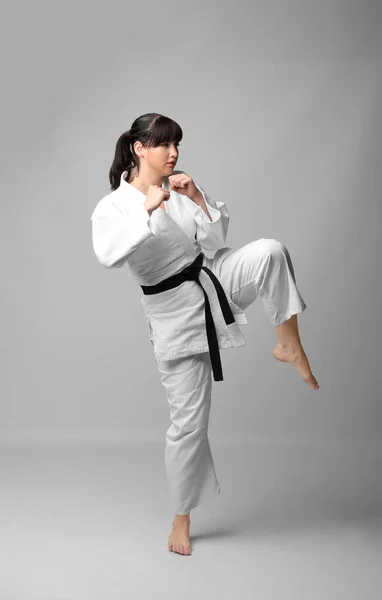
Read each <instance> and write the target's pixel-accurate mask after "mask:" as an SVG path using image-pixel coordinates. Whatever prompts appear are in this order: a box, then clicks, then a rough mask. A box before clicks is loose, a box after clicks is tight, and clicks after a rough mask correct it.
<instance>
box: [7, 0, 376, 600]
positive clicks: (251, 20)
mask: <svg viewBox="0 0 382 600" xmlns="http://www.w3.org/2000/svg"><path fill="white" fill-rule="evenodd" d="M6 13H7V15H6V19H4V20H3V23H2V29H3V31H2V35H1V44H2V46H3V48H2V49H3V52H2V53H1V60H2V63H3V74H6V76H5V79H6V81H5V82H3V83H5V85H3V91H2V99H1V100H2V107H3V110H2V117H3V118H2V135H1V147H2V156H1V171H2V219H1V236H0V239H1V251H2V259H3V260H2V311H1V315H2V335H1V342H2V343H1V365H2V367H1V402H0V441H1V442H3V447H2V450H1V454H0V467H1V487H2V491H1V506H0V510H1V514H2V515H3V516H5V518H4V520H3V524H2V529H1V535H0V539H1V540H2V546H1V548H0V549H1V550H3V553H4V554H3V556H4V558H2V559H1V561H0V564H1V567H0V570H2V572H1V573H0V575H1V577H0V598H1V600H16V599H17V600H31V599H33V600H34V599H35V598H36V600H37V598H38V600H44V599H45V598H47V599H48V598H49V600H64V598H65V600H69V599H71V600H72V599H73V598H76V599H77V598H78V599H81V600H85V599H86V600H87V599H88V598H89V600H90V599H91V600H98V599H100V600H101V599H102V600H104V599H105V600H106V598H107V599H108V600H110V599H112V600H117V599H118V600H119V599H120V598H121V600H122V598H123V599H124V600H125V599H126V598H127V597H128V598H129V600H133V599H134V600H135V598H137V599H138V598H139V600H144V599H146V598H147V599H150V600H152V598H153V597H155V598H157V597H158V594H160V595H161V597H162V595H163V597H166V598H168V596H169V593H171V590H174V591H178V592H179V590H181V591H182V597H183V598H195V597H198V598H200V599H203V598H204V597H206V598H207V597H208V598H211V597H219V598H232V597H233V595H235V594H236V593H238V592H239V594H240V595H241V597H243V598H252V597H254V595H255V592H256V593H258V597H261V598H262V600H267V599H268V598H272V599H274V598H280V597H283V598H286V597H289V596H290V597H293V598H294V599H296V598H303V599H304V600H306V598H308V597H309V600H315V599H316V598H317V599H319V600H322V598H325V600H328V599H330V598H336V599H338V598H344V597H346V598H348V599H351V598H357V599H358V598H360V597H362V598H363V597H367V598H368V599H370V600H374V599H377V598H379V597H380V596H379V593H380V589H381V580H380V576H379V575H378V572H379V567H380V564H381V560H382V556H381V544H380V534H378V536H379V537H378V539H377V537H376V535H375V534H376V532H377V528H376V522H373V521H369V520H368V519H369V518H371V517H380V514H381V506H382V483H381V475H380V473H381V443H380V440H381V433H382V405H381V396H382V394H381V358H380V356H381V353H380V339H381V326H380V323H381V319H380V314H379V309H380V305H381V267H380V262H381V261H380V254H381V253H380V249H379V247H378V246H377V236H378V233H379V231H380V227H381V203H380V190H381V184H382V174H381V173H382V170H381V153H382V135H381V134H382V119H381V116H382V115H381V113H382V111H381V106H382V53H381V51H382V39H381V35H380V32H381V26H382V18H381V17H382V7H381V3H380V2H378V1H375V2H373V1H371V0H363V1H361V0H359V1H351V0H349V1H346V0H342V1H339V0H337V1H329V0H324V1H320V2H318V1H317V2H312V1H307V0H305V1H302V0H301V1H296V0H291V1H285V2H284V1H281V0H279V1H277V2H271V1H269V2H260V1H251V2H243V1H241V2H235V3H227V2H217V1H216V2H206V1H203V2H200V1H196V2H195V1H193V2H192V3H191V2H189V3H186V2H166V1H162V2H145V3H138V2H137V3H130V2H114V3H111V4H110V3H90V2H88V3H85V2H77V3H75V4H74V3H73V5H71V4H70V3H65V4H64V3H61V4H58V3H54V2H53V3H41V2H37V3H36V2H35V3H32V4H26V3H25V5H24V6H23V5H21V4H15V5H12V6H8V8H7V11H6ZM151 111H153V112H159V113H162V114H165V115H167V116H170V117H172V118H173V119H175V120H176V121H178V122H179V124H180V125H181V127H182V128H183V132H184V138H183V141H182V143H181V146H180V158H179V162H178V165H177V168H179V169H182V170H184V171H185V172H186V173H188V174H189V175H191V176H192V177H193V178H194V179H195V181H197V182H198V183H200V184H201V185H202V186H203V187H204V188H205V189H206V191H207V192H208V194H210V196H211V197H213V198H214V199H216V200H223V201H224V202H226V204H227V207H228V210H229V212H230V216H231V221H230V228H229V233H228V240H227V245H228V246H231V247H234V248H238V247H240V246H242V245H244V244H246V243H248V242H250V241H252V240H255V239H258V238H260V237H272V238H276V239H277V240H279V241H281V242H283V243H284V244H285V245H286V246H287V248H288V249H289V251H290V254H291V257H292V260H293V264H294V267H295V272H296V277H297V284H298V287H299V290H300V292H301V294H302V296H303V298H304V300H305V302H306V304H307V310H306V311H305V312H304V313H303V314H302V315H301V316H300V317H299V324H300V333H301V339H302V342H303V345H304V347H305V350H306V352H307V355H308V357H309V360H310V363H311V366H312V370H313V373H314V374H315V375H316V377H317V379H318V381H319V383H320V386H321V388H320V390H319V391H314V390H311V389H310V388H309V387H308V386H307V385H306V384H304V383H303V382H302V381H301V379H300V377H299V375H298V373H297V371H296V370H295V369H293V368H292V367H290V366H289V365H285V364H281V363H280V362H278V361H276V360H275V359H274V358H273V357H272V349H273V347H274V345H275V344H276V340H277V338H276V335H275V332H274V331H272V329H273V327H272V325H271V323H270V321H269V319H268V317H267V315H266V313H265V310H264V307H263V305H262V303H261V301H260V299H257V301H256V302H255V303H254V304H253V305H252V306H250V307H249V308H248V310H247V315H248V320H249V324H248V325H247V326H243V327H242V331H243V333H244V335H245V337H246V340H247V345H246V346H244V347H242V348H238V349H229V350H224V351H222V362H223V371H224V378H225V379H224V382H219V383H214V385H213V402H212V409H211V420H210V440H211V446H212V451H213V454H214V456H215V463H216V468H217V474H218V477H219V480H220V484H221V488H222V494H221V496H220V497H219V499H218V500H216V501H215V504H211V505H210V506H204V507H201V508H200V509H197V511H196V513H195V518H194V520H193V523H194V529H193V532H194V533H198V531H199V532H203V534H202V533H199V535H196V536H195V538H194V544H195V547H196V552H195V553H194V555H193V558H192V559H190V558H188V559H187V558H185V557H180V556H179V555H174V554H173V553H168V556H167V555H166V554H164V553H165V552H167V550H166V539H167V534H168V533H169V527H170V519H171V516H172V515H171V507H169V504H168V498H167V488H166V480H165V470H164V436H165V431H166V429H167V428H168V427H169V424H170V421H169V414H168V407H167V401H166V397H165V391H164V389H163V388H162V386H161V383H160V379H159V374H158V372H157V369H156V363H155V359H154V355H153V352H152V346H151V344H150V340H149V338H148V332H147V326H146V321H145V318H144V315H143V312H142V308H141V305H140V301H139V298H140V294H141V290H140V288H139V286H137V284H136V283H135V281H134V280H133V278H132V276H131V275H130V273H129V270H128V269H127V268H126V269H114V270H113V269H110V270H107V269H105V268H103V267H102V266H101V265H99V264H98V262H97V260H96V257H95V255H94V253H93V249H92V242H91V222H90V215H91V213H92V211H93V209H94V207H95V205H96V203H97V202H98V201H99V200H100V199H101V197H102V196H104V195H105V194H106V193H108V186H109V182H108V171H109V168H110V165H111V162H112V159H113V154H114V148H115V143H116V140H117V138H118V136H119V135H120V134H121V133H122V132H123V131H125V130H127V129H129V128H130V126H131V123H132V121H133V120H134V119H135V118H136V117H137V116H138V115H140V114H143V113H146V112H151ZM66 442H70V443H69V444H66ZM71 442H73V444H74V443H76V444H75V445H73V446H72V445H71ZM92 442H94V443H95V444H98V443H103V442H106V444H105V445H104V446H102V449H101V450H99V449H97V448H95V447H94V446H93V447H91V448H90V445H91V444H90V443H92ZM109 442H110V443H111V444H108V443H109ZM125 442H132V443H131V444H128V445H127V446H125V445H124V443H125ZM142 442H152V444H150V443H147V444H146V443H142ZM62 443H63V444H64V445H66V450H63V451H61V450H60V445H61V447H62ZM119 443H121V444H119ZM235 444H236V445H235ZM12 445H13V449H12V450H11V446H12ZM24 445H25V447H23V446H24ZM45 445H46V446H45ZM79 445H83V446H82V449H80V448H79ZM88 447H89V448H90V450H89V452H87V448H88ZM71 448H74V451H72V450H71ZM121 448H122V450H121ZM142 510H143V511H144V515H145V520H144V522H142V520H141V519H140V515H141V512H142ZM169 510H170V512H169V515H168V516H169V518H167V516H166V518H163V513H164V512H165V511H169ZM219 510H220V512H219ZM198 518H199V519H204V521H203V524H200V529H199V530H198ZM359 518H360V519H361V521H359ZM359 522H362V525H361V526H360V527H361V529H358V525H357V523H359ZM200 523H202V521H201V522H200ZM344 523H345V524H346V527H343V524H344ZM367 523H371V526H370V527H368V525H367ZM134 528H135V529H134ZM316 533H318V536H316V535H315V534H316ZM239 534H240V535H241V539H240V540H239V542H238V541H237V536H238V535H239ZM212 545H213V547H212ZM243 548H244V553H243V552H242V550H243ZM48 549H49V550H48ZM248 549H249V550H250V552H247V550H248ZM173 559H174V560H177V559H179V560H181V561H182V560H183V561H184V560H186V561H187V560H188V561H190V560H193V561H194V562H193V563H192V564H194V566H196V571H195V572H194V573H193V574H192V575H191V579H190V580H189V582H188V584H187V589H186V590H185V591H184V581H183V578H184V576H185V573H186V571H183V570H182V569H179V565H180V563H179V562H177V563H173V562H172V561H173ZM167 563H168V564H167ZM183 564H184V563H183ZM187 564H191V563H190V562H188V563H187ZM150 565H151V566H150ZM154 565H155V567H154ZM166 565H167V567H166ZM313 565H314V567H313ZM222 567H223V569H222ZM166 569H167V570H166ZM90 580H91V581H92V583H90ZM92 586H93V587H92ZM179 586H182V587H179ZM195 594H196V595H195ZM211 594H212V595H211Z"/></svg>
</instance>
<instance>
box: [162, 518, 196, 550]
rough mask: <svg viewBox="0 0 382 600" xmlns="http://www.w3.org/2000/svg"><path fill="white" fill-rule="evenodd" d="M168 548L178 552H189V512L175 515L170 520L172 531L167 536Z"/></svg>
mask: <svg viewBox="0 0 382 600" xmlns="http://www.w3.org/2000/svg"><path fill="white" fill-rule="evenodd" d="M167 546H168V549H169V550H170V552H178V554H187V555H189V554H191V546H190V513H188V515H177V514H176V515H175V516H174V519H173V522H172V532H171V533H170V535H169V536H168V544H167Z"/></svg>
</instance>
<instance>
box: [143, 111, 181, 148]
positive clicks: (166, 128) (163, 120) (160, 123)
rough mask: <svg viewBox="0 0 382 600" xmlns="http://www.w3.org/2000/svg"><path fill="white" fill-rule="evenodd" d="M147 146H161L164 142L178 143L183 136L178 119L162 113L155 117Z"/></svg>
mask: <svg viewBox="0 0 382 600" xmlns="http://www.w3.org/2000/svg"><path fill="white" fill-rule="evenodd" d="M148 138H149V139H148V141H147V142H146V145H147V146H152V147H155V146H159V145H160V144H163V143H164V142H175V143H178V144H179V142H180V141H181V139H182V138H183V131H182V128H181V127H180V125H178V123H177V122H176V121H173V120H172V119H170V118H169V117H165V116H163V115H161V116H160V117H158V119H155V120H154V122H153V124H152V126H151V128H150V132H149V133H148Z"/></svg>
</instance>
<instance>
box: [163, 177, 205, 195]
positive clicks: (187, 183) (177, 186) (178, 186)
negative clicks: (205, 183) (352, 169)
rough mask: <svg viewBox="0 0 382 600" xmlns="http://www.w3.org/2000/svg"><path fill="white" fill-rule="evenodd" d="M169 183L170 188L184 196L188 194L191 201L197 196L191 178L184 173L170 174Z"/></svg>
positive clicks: (197, 193)
mask: <svg viewBox="0 0 382 600" xmlns="http://www.w3.org/2000/svg"><path fill="white" fill-rule="evenodd" d="M168 180H169V183H170V186H171V189H172V190H174V191H175V192H178V193H179V194H183V195H184V196H188V198H190V199H191V200H192V201H195V200H194V199H196V198H197V197H198V196H199V193H200V192H199V190H198V188H197V187H196V185H195V183H194V182H193V180H192V178H191V177H190V176H189V175H187V174H186V173H177V174H176V175H170V176H169V178H168Z"/></svg>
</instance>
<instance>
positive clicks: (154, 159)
mask: <svg viewBox="0 0 382 600" xmlns="http://www.w3.org/2000/svg"><path fill="white" fill-rule="evenodd" d="M137 146H138V143H137ZM139 146H140V147H137V149H136V151H137V150H138V155H139V156H140V160H141V161H142V160H143V161H144V162H145V163H146V165H147V167H149V169H150V170H153V171H156V172H157V173H160V174H161V175H171V174H172V172H173V170H174V168H175V166H176V163H177V161H178V156H179V150H178V148H179V144H178V143H176V142H163V143H162V144H160V145H159V146H156V147H155V148H145V147H143V146H142V145H141V144H140V145H139ZM170 162H172V163H175V164H174V165H171V164H168V163H170Z"/></svg>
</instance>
